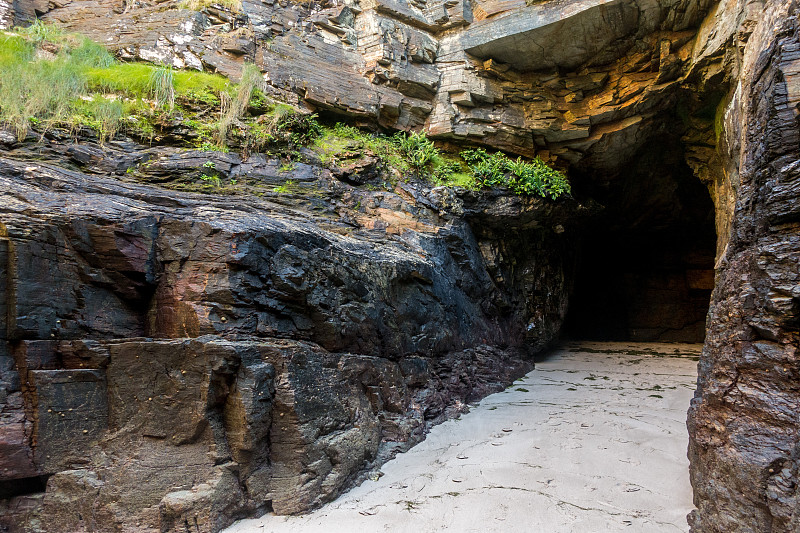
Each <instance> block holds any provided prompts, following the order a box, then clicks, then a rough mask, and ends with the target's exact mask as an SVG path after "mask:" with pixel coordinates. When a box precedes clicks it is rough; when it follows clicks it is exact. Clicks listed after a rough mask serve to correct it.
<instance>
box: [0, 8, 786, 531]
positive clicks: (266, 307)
mask: <svg viewBox="0 0 800 533" xmlns="http://www.w3.org/2000/svg"><path fill="white" fill-rule="evenodd" d="M798 7H799V6H798V3H797V1H796V0H766V1H761V0H722V1H720V2H711V1H710V0H564V1H556V0H549V1H548V0H545V1H543V2H531V1H528V2H522V1H517V0H507V1H496V0H485V1H473V2H468V1H466V0H456V1H449V0H448V1H439V0H430V1H428V2H425V1H416V0H414V1H405V0H361V1H360V2H355V1H348V2H344V3H341V2H338V1H335V0H332V1H323V2H316V1H314V2H292V1H291V0H288V1H278V2H274V1H264V2H261V1H257V2H256V1H247V0H245V1H243V2H242V3H241V9H239V10H236V11H231V10H230V9H226V8H223V7H222V6H220V5H215V4H211V5H210V6H208V7H205V8H203V9H202V10H201V11H192V10H188V9H180V8H179V6H178V2H147V1H139V0H133V1H124V2H123V1H119V2H97V1H93V0H73V1H70V2H44V1H39V0H30V1H16V2H13V3H12V2H3V1H0V24H4V25H7V24H10V23H11V22H14V21H16V22H18V23H22V22H25V21H26V20H30V19H31V18H32V17H41V18H43V19H45V20H49V21H52V22H56V23H58V24H60V25H63V26H65V27H67V28H70V29H73V30H77V31H80V32H82V33H84V34H86V35H88V36H90V37H92V38H93V39H95V40H96V41H98V42H101V43H103V44H105V45H107V46H109V47H110V48H112V49H114V50H116V51H117V53H118V54H119V55H120V56H121V57H123V58H127V59H139V60H145V61H154V62H166V63H169V64H173V65H175V66H176V67H180V68H189V69H207V70H216V71H218V72H221V73H224V74H226V75H229V76H231V77H232V78H237V77H238V76H239V75H240V72H241V68H242V64H243V63H244V62H245V61H250V62H254V63H255V64H256V65H258V66H259V67H260V68H261V70H262V71H263V73H264V77H265V81H266V82H267V83H268V86H269V88H270V89H269V90H270V91H271V92H272V93H273V94H274V95H275V96H276V97H278V98H280V99H282V100H284V101H288V102H291V103H294V104H297V105H302V106H306V107H308V108H309V109H313V110H315V111H317V112H318V113H320V114H321V115H323V116H325V117H328V118H332V119H337V120H346V121H349V122H350V123H354V124H360V125H365V126H370V127H383V128H390V129H405V130H425V131H427V132H428V133H429V134H430V135H431V136H432V137H434V138H436V139H438V140H440V141H441V142H443V143H452V144H458V145H463V144H482V145H487V146H491V147H495V148H500V149H503V150H505V151H507V152H510V153H516V154H522V155H533V154H538V155H539V156H540V157H542V158H543V159H545V160H547V161H549V162H551V163H553V164H555V165H558V166H561V167H566V168H569V172H570V175H571V177H572V179H573V183H574V185H575V187H574V189H575V196H576V198H577V199H578V201H573V200H562V201H559V202H555V203H552V202H547V201H542V200H535V199H520V198H519V197H514V196H510V195H508V194H505V193H503V192H499V191H485V192H480V193H476V192H470V191H459V190H451V189H446V188H431V187H429V186H426V185H423V184H418V183H416V184H415V183H413V182H412V183H405V184H400V185H398V186H397V187H395V188H394V189H393V190H391V191H374V190H369V189H368V188H365V187H361V186H358V185H354V184H355V183H357V182H358V180H355V181H354V180H352V179H340V178H342V177H343V176H345V175H346V174H347V172H344V173H343V172H342V171H341V169H332V168H329V166H326V165H323V164H322V163H321V162H320V161H318V160H317V161H314V160H313V158H311V160H309V161H308V162H307V163H304V164H302V165H298V167H296V168H295V169H294V170H293V171H292V172H293V174H292V176H293V177H294V179H296V180H297V181H298V182H300V185H301V186H302V187H303V188H304V190H305V191H306V193H312V194H305V195H303V196H292V197H288V198H284V197H281V196H280V195H271V196H268V197H265V198H257V197H254V196H247V197H235V198H233V197H224V196H214V195H202V196H199V195H193V194H188V193H178V192H171V191H167V190H164V189H161V188H157V187H154V186H148V185H142V184H138V183H134V182H132V181H131V180H128V179H126V176H125V169H126V168H128V167H129V166H130V165H132V164H136V163H139V162H142V161H149V162H150V163H149V167H148V172H152V173H158V174H159V175H161V176H167V177H168V176H176V175H179V174H180V173H181V172H185V171H187V169H196V168H198V167H200V166H201V165H202V163H203V161H206V160H207V159H208V158H209V157H212V158H215V160H214V161H215V164H216V166H217V168H221V169H223V170H224V172H226V173H227V174H228V175H230V176H250V177H256V178H257V179H259V180H262V181H263V182H264V183H275V184H277V183H280V182H279V181H276V180H277V179H278V174H279V172H278V166H279V164H280V163H279V162H277V161H275V160H270V159H269V157H267V156H262V155H256V156H252V157H251V158H249V159H247V160H242V158H241V157H239V156H236V155H234V154H219V153H215V154H199V153H193V152H186V151H181V150H177V149H174V148H170V147H143V146H138V145H135V144H133V143H130V142H127V141H118V142H115V143H110V145H109V146H108V147H105V148H102V149H101V148H99V147H97V146H94V145H92V144H91V143H79V144H77V145H68V144H66V143H65V142H64V141H63V139H60V138H58V137H56V136H51V137H50V138H48V139H47V141H46V142H45V143H43V144H38V145H37V144H36V143H35V141H36V139H35V138H33V137H31V138H29V139H27V140H25V141H22V142H17V141H15V140H14V139H13V136H3V137H2V139H0V140H2V142H3V147H4V150H3V153H2V154H1V155H2V157H0V181H2V184H3V187H2V189H0V190H2V198H3V199H2V202H0V206H2V210H3V215H2V219H0V222H2V226H0V227H1V228H2V238H0V265H3V266H4V268H5V272H6V275H5V276H0V288H2V291H1V292H2V295H3V296H2V298H0V302H2V304H0V305H3V306H5V307H4V309H3V312H2V313H0V316H2V317H4V318H3V320H2V322H0V332H2V338H3V339H5V340H6V342H4V343H3V346H2V348H0V349H1V350H2V352H0V404H2V411H0V451H1V452H2V453H0V479H2V480H3V481H0V496H7V497H9V498H8V499H6V500H3V503H2V504H0V505H1V506H2V507H0V509H1V511H0V523H1V524H2V525H3V526H4V527H6V528H9V529H10V530H11V531H37V530H41V531H79V530H87V531H146V530H160V531H183V530H185V529H186V528H195V529H196V530H199V531H216V530H218V529H220V528H221V527H223V526H224V525H226V524H228V523H230V521H231V520H233V519H235V518H236V517H239V516H244V515H247V514H255V513H260V512H267V511H273V512H276V513H295V512H302V511H303V510H306V509H309V508H311V507H313V506H316V505H319V504H320V503H322V502H324V501H326V500H328V499H330V498H332V497H334V496H335V495H336V494H338V493H339V492H340V491H341V490H343V489H344V488H346V487H347V486H349V485H350V484H352V483H353V482H354V481H356V480H357V479H358V478H359V476H363V475H365V472H369V471H370V469H371V468H374V467H376V466H378V465H380V464H381V462H382V461H384V460H385V459H386V458H387V457H389V456H390V455H391V454H392V453H393V452H395V451H397V450H398V449H404V448H406V447H407V446H410V445H412V444H413V443H415V442H417V441H418V440H419V439H420V438H422V437H423V435H424V431H425V428H426V427H428V426H429V425H430V424H433V423H435V422H437V421H439V420H441V419H443V418H444V417H447V416H451V415H453V414H455V413H457V412H459V411H460V410H462V409H463V408H464V404H465V403H467V402H469V401H471V400H473V399H476V398H478V397H480V396H482V395H484V394H486V393H488V392H490V391H493V390H497V389H499V388H501V387H502V386H503V384H505V383H508V382H509V380H511V379H513V378H514V376H517V375H519V374H521V373H522V372H524V371H525V370H527V369H528V368H530V365H531V359H530V354H531V353H534V352H536V351H537V350H540V349H542V348H543V347H544V346H546V345H547V344H548V343H549V342H551V341H552V340H553V339H555V338H556V337H557V335H558V333H559V331H560V329H561V327H562V323H563V321H564V318H565V316H566V312H567V308H568V303H569V302H568V300H569V295H570V290H571V287H572V284H573V282H574V280H575V276H576V272H577V271H576V256H578V255H580V254H579V250H578V248H579V247H580V242H581V238H580V236H581V234H583V235H584V236H586V235H588V236H589V237H588V238H589V239H591V238H592V236H596V235H599V234H601V233H603V232H604V231H605V230H606V229H608V230H609V231H618V230H619V227H620V225H624V226H626V227H629V228H634V230H632V231H633V232H632V233H624V232H618V233H616V234H615V235H617V237H616V241H615V242H618V243H622V244H621V245H620V246H619V249H623V248H624V247H625V245H626V244H627V243H628V242H647V241H648V240H650V239H651V238H652V236H653V235H659V236H663V235H669V236H670V238H671V239H674V240H675V241H677V242H679V245H680V247H678V245H676V248H675V250H677V251H676V253H675V254H672V256H674V257H678V259H675V260H674V263H675V268H673V269H672V270H671V271H670V272H668V273H665V274H664V276H665V277H664V279H667V280H668V281H669V283H668V284H667V285H668V286H669V290H668V291H665V292H652V293H648V292H647V291H642V290H641V287H645V286H650V285H652V284H650V285H648V283H650V281H648V280H645V281H644V282H641V283H639V281H636V280H633V281H630V283H631V285H630V287H629V290H630V291H631V292H638V293H642V294H645V293H647V294H651V296H650V297H649V298H650V299H649V300H647V301H646V303H645V304H642V311H640V312H639V313H638V314H640V315H641V314H648V313H650V312H651V311H653V312H654V313H655V314H658V315H660V316H667V315H673V318H674V319H675V320H674V324H670V325H669V326H668V327H666V328H661V329H659V327H658V326H659V324H654V323H650V322H647V321H639V322H636V323H631V324H629V328H628V331H629V332H633V331H636V332H639V334H641V335H652V336H655V338H669V337H658V336H659V335H669V334H675V332H680V334H689V333H691V334H697V331H698V320H699V319H698V314H697V312H698V309H701V310H702V301H703V299H704V298H706V297H707V292H703V291H708V290H709V289H710V288H711V286H712V284H713V285H714V287H715V289H714V293H713V297H712V304H711V310H710V312H709V315H708V322H707V330H706V336H707V337H706V347H705V351H704V354H703V357H702V359H701V362H700V367H699V368H700V378H699V382H698V389H697V395H696V398H695V400H694V402H693V404H692V407H691V410H690V413H689V432H690V458H691V461H692V472H691V475H692V483H693V486H694V489H695V504H696V506H697V510H696V511H695V512H694V513H693V514H692V515H691V517H690V522H691V524H692V528H693V531H695V532H697V533H700V532H717V531H719V532H723V531H724V532H728V531H773V532H778V531H794V530H797V529H798V527H800V518H798V514H797V511H796V509H797V508H798V502H797V495H796V493H797V484H796V480H797V474H798V460H799V459H798V454H800V451H798V450H800V448H798V434H797V432H798V421H797V416H796V413H797V411H798V407H800V406H798V402H799V401H800V393H798V391H797V388H796V385H795V381H796V376H795V374H796V373H797V364H796V360H795V350H796V347H797V345H798V327H800V322H798V313H800V303H799V302H800V292H799V290H798V286H800V284H799V283H798V281H799V280H798V276H800V270H799V269H798V266H797V265H798V259H800V257H798V256H799V255H800V238H798V213H797V205H798V201H797V200H798V198H797V196H798V194H800V192H799V191H798V187H797V186H796V183H798V181H797V177H798V176H799V175H800V170H799V169H800V164H798V161H800V154H799V153H798V152H800V138H799V137H798V136H799V135H800V134H799V133H798V131H799V130H798V122H797V115H798V112H799V111H798V103H800V78H799V77H798V76H800V74H798V72H800V70H799V69H798V65H799V64H800V63H798V62H800V52H798V50H800V29H798V21H797V13H798ZM698 183H702V185H704V186H705V187H706V188H707V190H708V192H709V194H710V198H711V200H712V201H713V208H714V209H713V213H712V212H711V211H710V204H709V205H708V206H706V205H705V204H704V203H703V202H701V201H699V200H698V201H694V200H693V198H695V197H698V196H702V194H704V191H703V190H702V187H700V188H699V192H698V186H697V184H698ZM595 201H596V202H599V203H601V204H603V205H604V206H605V210H599V209H595V208H594V207H592V208H589V207H585V206H593V205H595ZM579 202H580V203H579ZM706 203H708V202H706ZM598 213H600V214H599V215H598ZM589 215H592V216H594V218H592V219H591V220H592V221H593V224H594V225H595V226H594V228H592V227H590V226H589V225H586V224H584V222H585V220H588V219H589V218H588V217H589ZM712 218H713V220H712ZM598 220H599V221H600V222H597V221H598ZM706 222H708V224H709V227H711V225H713V227H714V228H715V230H716V231H715V233H716V265H714V268H715V270H716V277H715V281H714V282H713V283H712V281H711V277H710V270H711V266H712V265H711V263H710V261H711V258H710V256H711V255H713V251H711V250H710V248H708V249H706V247H708V246H709V242H710V241H712V240H713V235H709V234H707V233H708V232H707V231H706V229H704V228H705V226H702V224H705V223H706ZM695 223H697V224H698V226H697V227H698V228H700V229H697V230H694V229H693V227H694V226H693V224H695ZM701 226H702V227H701ZM592 231H594V233H592ZM712 233H713V232H712ZM687 234H691V238H684V237H683V236H685V235H687ZM629 239H632V241H629ZM712 246H713V245H712ZM639 249H640V248H637V250H639ZM586 250H587V248H585V247H584V254H585V253H586ZM632 255H636V254H635V253H634V254H632ZM640 255H641V254H640ZM672 256H670V254H663V255H658V254H656V255H654V257H655V258H656V259H654V260H653V261H654V262H656V263H662V262H664V261H666V260H665V259H663V258H665V257H672ZM670 261H672V259H670ZM583 264H584V265H585V264H586V257H584V258H583ZM642 264H645V263H642ZM581 268H584V267H581ZM643 268H644V267H643ZM665 272H666V271H665ZM579 287H580V285H579ZM665 295H670V296H668V297H669V298H674V302H677V301H680V302H683V303H682V304H681V306H685V305H689V304H691V305H693V306H695V308H694V310H693V311H691V312H686V313H685V315H681V316H675V312H674V311H673V310H674V309H677V307H676V306H673V307H670V306H669V305H661V304H663V301H661V302H659V300H663V298H664V297H665ZM675 295H678V296H675ZM576 301H578V300H576ZM670 301H671V302H672V301H673V300H670ZM687 302H689V304H687ZM698 302H699V304H698ZM698 305H699V307H698ZM584 309H590V310H591V309H593V308H592V307H585V308H584ZM679 314H680V313H679ZM665 331H666V332H665ZM670 332H672V333H670ZM687 332H688V333H687Z"/></svg>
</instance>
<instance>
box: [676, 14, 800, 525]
mask: <svg viewBox="0 0 800 533" xmlns="http://www.w3.org/2000/svg"><path fill="white" fill-rule="evenodd" d="M798 7H800V6H798V3H797V2H795V1H780V2H778V1H774V2H764V3H762V2H738V3H736V2H722V3H721V4H720V6H719V7H718V13H717V15H716V18H717V20H718V21H719V22H717V23H716V29H715V31H714V33H713V35H712V32H711V31H710V30H709V31H708V32H705V35H706V36H709V37H708V40H707V41H705V43H706V44H705V46H704V50H703V49H700V48H698V49H700V50H703V53H704V54H708V53H709V52H711V53H714V51H715V50H716V53H719V52H720V51H722V50H726V49H725V48H724V46H723V45H722V43H724V42H725V41H726V40H727V39H730V40H731V41H730V42H732V43H734V44H735V45H736V47H735V49H730V48H728V49H727V52H726V55H727V57H728V60H727V62H728V68H729V70H728V72H729V73H730V74H732V79H733V83H732V87H731V92H730V93H729V95H728V96H727V99H726V101H725V102H724V111H723V112H722V116H723V120H724V128H723V132H722V137H721V142H720V146H719V148H718V152H717V153H718V157H720V158H721V160H722V161H723V164H722V165H721V167H722V168H721V169H720V170H719V171H718V174H717V175H716V177H715V180H716V189H717V191H719V193H720V194H719V195H718V198H721V201H720V200H718V207H721V208H722V209H723V210H724V209H726V208H725V207H724V206H726V205H727V206H730V205H731V204H730V199H731V198H732V199H734V203H733V207H734V208H733V209H732V210H730V211H724V213H725V214H724V216H722V217H719V216H718V220H721V221H723V222H724V224H723V227H724V228H726V229H728V232H727V233H723V234H721V239H722V242H723V248H722V250H721V252H720V254H719V258H718V273H717V284H716V289H715V291H714V296H713V298H712V305H711V311H710V313H709V322H708V324H709V327H708V336H707V340H706V346H705V350H704V354H703V358H702V359H701V363H700V377H699V381H698V389H697V393H696V396H695V399H694V401H693V403H692V407H691V409H690V411H689V431H690V436H691V441H690V449H689V457H690V459H691V465H692V468H691V474H692V484H693V486H694V490H695V505H697V510H696V511H695V512H694V513H693V514H692V515H691V516H690V522H691V524H692V530H693V531H695V532H723V531H782V532H783V531H797V530H798V528H800V514H799V513H798V509H800V507H799V506H798V488H797V487H798V485H797V476H798V460H800V457H799V456H798V452H799V451H800V449H799V448H798V442H800V439H799V438H798V429H800V427H799V426H798V418H797V413H798V408H800V393H799V392H798V390H797V372H798V366H797V347H798V340H800V339H798V326H800V321H799V319H798V316H799V315H798V313H799V312H800V268H798V265H800V222H799V221H800V218H798V206H799V205H800V201H799V200H800V198H799V197H798V196H799V195H800V189H798V186H797V184H798V183H800V181H798V178H799V177H800V174H798V161H800V136H799V134H798V121H797V117H798V103H799V102H800V74H798V72H799V70H798V66H800V24H799V23H798V19H797V14H798Z"/></svg>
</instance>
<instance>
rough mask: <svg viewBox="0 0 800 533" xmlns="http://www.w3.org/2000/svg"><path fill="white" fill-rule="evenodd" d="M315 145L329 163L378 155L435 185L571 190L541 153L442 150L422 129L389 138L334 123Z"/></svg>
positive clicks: (545, 193) (540, 192)
mask: <svg viewBox="0 0 800 533" xmlns="http://www.w3.org/2000/svg"><path fill="white" fill-rule="evenodd" d="M313 148H314V150H315V151H316V152H317V153H318V154H319V155H320V159H321V160H322V161H323V162H324V163H326V164H337V163H338V162H340V161H344V160H353V159H357V158H358V157H363V156H364V155H365V154H366V155H377V156H378V157H380V158H381V159H382V160H383V161H384V163H385V164H386V165H387V166H388V167H390V168H392V169H394V170H395V171H397V172H398V173H399V174H401V175H407V174H409V173H413V174H414V175H415V176H416V177H417V178H420V179H426V180H428V181H429V182H430V183H432V184H434V185H442V186H447V187H463V188H465V189H472V190H478V189H481V188H483V187H494V186H501V187H507V188H508V189H510V190H511V191H513V192H514V193H516V194H520V195H530V196H533V195H537V196H542V197H549V198H551V199H555V198H558V197H560V196H562V195H566V194H569V193H570V186H569V182H568V181H567V178H566V176H565V175H564V174H563V173H561V172H560V171H558V170H555V169H553V168H551V167H549V166H548V165H546V164H545V163H544V162H543V161H541V160H540V159H539V158H534V159H532V160H523V159H522V158H517V159H511V158H509V157H508V156H506V155H505V154H503V153H502V152H495V153H491V154H490V153H488V152H486V151H485V150H483V149H476V150H465V151H463V152H461V154H458V155H456V154H449V153H444V152H442V151H440V150H439V149H438V148H437V147H436V146H435V145H434V143H433V142H432V141H431V140H430V139H428V138H427V137H426V136H425V134H424V133H411V134H404V133H398V134H395V135H394V136H393V137H387V136H384V135H379V134H374V133H369V132H364V131H361V130H359V129H358V128H354V127H351V126H345V125H343V124H336V125H335V126H334V127H332V128H331V127H323V128H322V133H321V135H320V136H319V137H318V138H317V139H316V141H315V142H314V144H313Z"/></svg>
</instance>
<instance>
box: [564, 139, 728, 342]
mask: <svg viewBox="0 0 800 533" xmlns="http://www.w3.org/2000/svg"><path fill="white" fill-rule="evenodd" d="M573 184H574V189H575V190H576V196H578V195H580V196H584V197H586V198H592V199H594V200H596V201H598V202H599V203H600V204H601V205H602V206H603V208H602V209H601V210H600V212H599V213H598V215H597V216H596V218H594V219H593V220H592V221H591V223H590V224H589V225H588V226H589V227H588V229H587V230H586V231H585V232H584V233H583V235H582V238H581V244H580V248H579V253H578V261H577V264H576V269H575V275H574V283H573V289H572V292H571V297H570V301H569V309H568V313H567V317H566V321H565V324H564V330H563V333H564V334H563V336H564V337H566V338H568V339H571V340H589V341H639V342H703V339H704V337H705V318H706V314H707V313H708V306H709V300H710V297H711V291H712V290H713V288H714V253H715V245H716V231H715V225H714V205H713V202H712V201H711V198H710V195H709V192H708V190H707V189H706V187H705V185H703V184H702V183H701V182H700V181H699V180H698V179H697V178H696V177H695V176H694V175H693V173H692V171H691V169H690V168H689V167H688V165H687V164H686V162H685V158H684V153H683V147H682V145H681V143H680V140H679V139H676V138H675V137H674V136H669V135H662V136H656V137H654V138H652V139H651V140H650V141H649V142H647V143H646V144H645V145H644V146H643V147H642V148H641V149H640V150H639V151H638V152H637V154H636V155H635V156H634V157H633V158H632V159H631V160H630V161H629V162H628V164H627V165H626V166H625V167H624V168H623V169H622V170H621V171H619V172H617V173H615V174H613V175H602V174H601V175H598V174H597V173H592V172H583V173H580V174H579V175H577V176H576V177H574V178H573Z"/></svg>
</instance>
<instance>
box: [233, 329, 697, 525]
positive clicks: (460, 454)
mask: <svg viewBox="0 0 800 533" xmlns="http://www.w3.org/2000/svg"><path fill="white" fill-rule="evenodd" d="M700 349H701V346H700V345H685V344H633V343H580V344H578V343H573V344H565V345H564V346H562V348H561V349H560V350H558V351H557V352H555V353H552V354H550V355H549V356H547V358H546V359H545V360H543V361H541V362H540V360H539V359H537V363H536V369H535V370H534V371H532V372H531V373H530V374H528V375H526V376H525V377H524V378H523V379H522V380H520V381H518V382H516V383H515V384H514V385H513V386H512V387H510V388H509V389H508V390H506V391H504V392H501V393H498V394H494V395H492V396H489V397H488V398H486V399H484V400H483V401H482V402H481V403H480V404H479V405H478V406H477V407H474V408H472V410H471V412H470V413H469V414H467V415H464V416H462V417H461V419H459V420H451V421H449V422H446V423H444V424H441V425H439V426H437V427H435V428H434V429H433V430H432V431H431V433H430V434H429V435H428V437H427V439H426V440H425V441H424V442H423V443H421V444H419V445H418V446H416V447H415V448H413V449H411V450H410V451H409V452H407V453H405V454H401V455H399V456H398V457H397V458H396V459H395V460H393V461H390V462H388V463H386V465H384V467H383V468H382V471H383V473H384V474H385V475H384V476H383V477H381V478H380V479H379V480H378V481H367V482H365V483H363V484H362V485H361V486H359V487H356V488H354V489H353V490H351V491H350V492H348V493H346V494H344V495H342V496H341V497H340V498H339V499H337V500H336V501H334V502H332V503H330V504H328V505H326V506H325V507H323V508H322V509H319V510H317V511H315V512H313V513H311V514H308V515H304V516H294V517H283V516H272V515H267V516H265V517H262V518H260V519H255V520H243V521H241V522H238V523H236V524H235V525H234V526H232V527H231V528H229V529H228V530H226V531H227V533H233V532H237V533H244V532H255V533H259V532H270V533H282V532H316V531H319V532H325V533H335V532H342V533H345V532H346V533H370V532H377V531H391V532H409V533H422V532H434V531H459V532H470V531H474V532H481V533H483V532H489V531H497V532H512V531H517V532H543V533H544V532H546V533H560V532H576V533H578V532H580V533H593V532H616V531H629V532H647V533H658V532H677V531H688V526H687V525H686V514H687V513H688V512H689V511H690V510H691V509H692V497H691V487H690V485H689V474H688V461H687V459H686V447H687V443H688V436H687V432H686V424H685V420H686V410H687V408H688V407H689V400H690V398H691V397H692V393H693V390H694V386H695V376H696V365H697V363H696V358H697V356H698V355H699V353H700ZM609 350H612V351H613V352H612V353H603V352H606V351H609ZM634 351H635V352H646V353H644V354H642V353H639V354H636V353H626V352H634ZM656 352H657V353H658V354H660V355H653V354H654V353H656ZM521 389H527V392H526V391H524V390H521Z"/></svg>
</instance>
